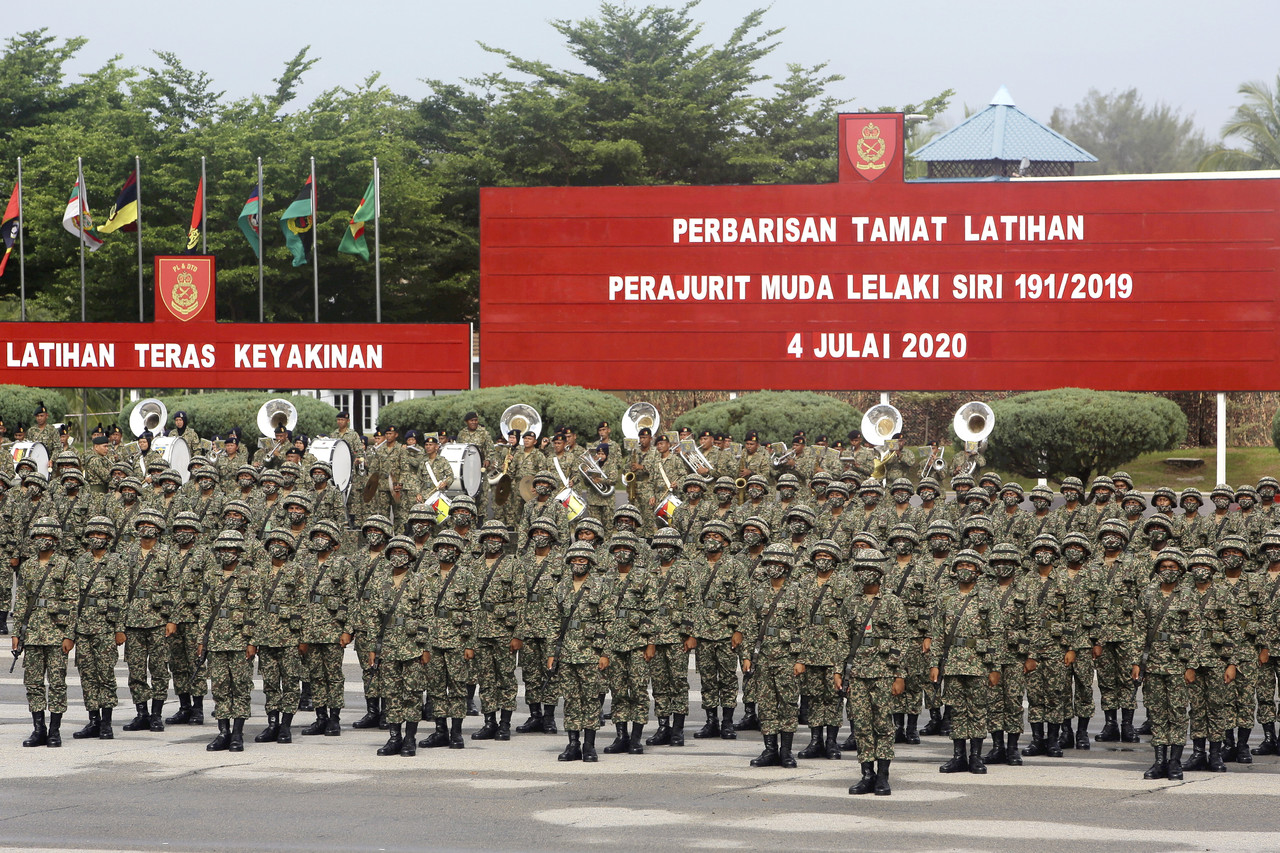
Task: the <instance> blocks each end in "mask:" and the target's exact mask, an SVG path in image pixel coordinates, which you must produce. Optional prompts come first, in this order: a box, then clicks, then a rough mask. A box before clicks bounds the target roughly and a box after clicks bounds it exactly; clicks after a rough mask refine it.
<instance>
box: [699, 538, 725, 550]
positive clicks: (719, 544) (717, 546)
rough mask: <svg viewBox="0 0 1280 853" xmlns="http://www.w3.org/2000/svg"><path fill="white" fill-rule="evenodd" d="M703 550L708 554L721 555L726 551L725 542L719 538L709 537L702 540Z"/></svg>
mask: <svg viewBox="0 0 1280 853" xmlns="http://www.w3.org/2000/svg"><path fill="white" fill-rule="evenodd" d="M702 550H703V551H706V552H707V553H708V554H719V553H720V552H721V551H723V550H724V542H723V540H721V539H720V537H719V536H708V537H707V538H706V539H703V540H702Z"/></svg>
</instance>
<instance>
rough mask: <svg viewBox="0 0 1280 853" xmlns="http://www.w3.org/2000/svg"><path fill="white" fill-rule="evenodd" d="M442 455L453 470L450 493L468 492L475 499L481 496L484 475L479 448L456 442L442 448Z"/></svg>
mask: <svg viewBox="0 0 1280 853" xmlns="http://www.w3.org/2000/svg"><path fill="white" fill-rule="evenodd" d="M440 455H441V456H443V457H444V458H445V461H446V462H448V463H449V467H450V468H452V469H453V484H452V485H451V486H449V488H448V491H449V492H450V493H457V492H466V493H467V494H468V495H470V496H471V497H473V498H474V497H475V496H476V495H478V494H480V484H481V483H483V482H484V480H483V476H484V475H483V473H482V472H481V466H482V464H483V463H482V462H481V461H480V449H479V448H478V447H476V446H475V445H474V444H465V443H463V442H460V441H455V442H452V443H450V444H446V445H445V446H444V447H442V448H440Z"/></svg>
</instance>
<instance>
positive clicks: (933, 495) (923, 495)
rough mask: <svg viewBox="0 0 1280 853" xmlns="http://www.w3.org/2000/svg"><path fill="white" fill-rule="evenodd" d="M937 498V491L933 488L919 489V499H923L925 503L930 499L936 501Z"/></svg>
mask: <svg viewBox="0 0 1280 853" xmlns="http://www.w3.org/2000/svg"><path fill="white" fill-rule="evenodd" d="M937 499H938V493H937V492H935V491H934V490H933V489H922V490H921V491H920V500H922V501H924V502H925V503H929V502H930V501H936V500H937Z"/></svg>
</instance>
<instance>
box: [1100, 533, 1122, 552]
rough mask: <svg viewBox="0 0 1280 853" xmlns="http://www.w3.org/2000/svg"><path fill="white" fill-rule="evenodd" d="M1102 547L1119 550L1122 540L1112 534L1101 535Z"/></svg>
mask: <svg viewBox="0 0 1280 853" xmlns="http://www.w3.org/2000/svg"><path fill="white" fill-rule="evenodd" d="M1102 547H1103V548H1105V549H1106V550H1108V551H1119V550H1120V549H1121V548H1123V547H1124V540H1123V539H1121V538H1120V537H1119V536H1116V535H1114V534H1108V535H1107V536H1103V537H1102Z"/></svg>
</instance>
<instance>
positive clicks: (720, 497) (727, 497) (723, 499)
mask: <svg viewBox="0 0 1280 853" xmlns="http://www.w3.org/2000/svg"><path fill="white" fill-rule="evenodd" d="M731 500H733V492H726V491H724V490H723V489H721V490H720V491H718V492H716V503H718V504H720V505H721V506H724V505H725V504H727V503H728V502H729V501H731Z"/></svg>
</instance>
